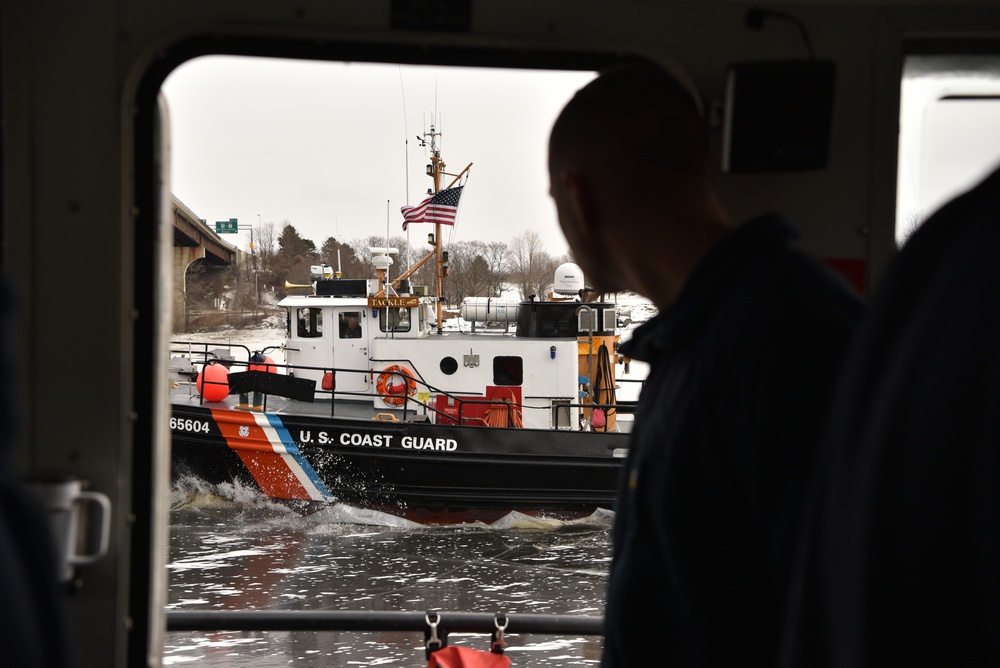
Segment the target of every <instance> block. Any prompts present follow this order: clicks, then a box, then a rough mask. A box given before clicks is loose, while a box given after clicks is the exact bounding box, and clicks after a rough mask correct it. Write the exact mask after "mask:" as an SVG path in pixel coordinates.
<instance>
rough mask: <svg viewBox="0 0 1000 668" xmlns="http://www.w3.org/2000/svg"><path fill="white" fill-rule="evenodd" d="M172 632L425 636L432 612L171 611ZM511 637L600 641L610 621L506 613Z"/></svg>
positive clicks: (467, 622) (447, 617) (474, 626)
mask: <svg viewBox="0 0 1000 668" xmlns="http://www.w3.org/2000/svg"><path fill="white" fill-rule="evenodd" d="M166 614H167V631H423V630H424V629H426V628H427V613H424V612H404V611H387V610H379V611H371V612H368V611H359V610H170V611H168V612H167V613H166ZM437 614H438V615H439V616H440V621H439V622H438V625H439V626H440V627H441V628H442V629H446V630H447V632H473V631H483V632H486V633H489V632H491V631H493V630H495V629H496V625H495V624H496V616H495V615H494V614H485V613H474V612H440V611H437ZM505 614H506V616H507V618H508V619H509V624H508V626H507V628H506V632H507V633H546V634H552V635H581V636H583V635H586V636H599V635H602V634H603V632H604V618H603V617H592V616H584V615H540V614H517V613H505Z"/></svg>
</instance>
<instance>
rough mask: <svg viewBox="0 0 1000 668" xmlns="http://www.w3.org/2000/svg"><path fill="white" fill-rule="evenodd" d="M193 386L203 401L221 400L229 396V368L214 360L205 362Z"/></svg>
mask: <svg viewBox="0 0 1000 668" xmlns="http://www.w3.org/2000/svg"><path fill="white" fill-rule="evenodd" d="M195 386H196V387H197V388H198V392H200V393H201V397H202V398H203V399H204V400H205V401H222V400H223V399H225V398H226V397H227V396H229V369H227V368H226V367H224V366H223V365H221V364H215V363H214V362H211V363H209V364H206V365H205V368H204V369H202V370H201V373H199V374H198V379H197V380H196V381H195Z"/></svg>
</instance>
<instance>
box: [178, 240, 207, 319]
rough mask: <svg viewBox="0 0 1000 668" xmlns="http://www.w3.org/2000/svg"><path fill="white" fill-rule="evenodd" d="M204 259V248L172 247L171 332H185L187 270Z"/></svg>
mask: <svg viewBox="0 0 1000 668" xmlns="http://www.w3.org/2000/svg"><path fill="white" fill-rule="evenodd" d="M204 257H205V247H204V246H174V264H173V266H174V322H173V327H174V329H173V331H175V332H184V331H187V270H188V267H190V266H191V263H192V262H194V261H195V260H200V259H202V258H204Z"/></svg>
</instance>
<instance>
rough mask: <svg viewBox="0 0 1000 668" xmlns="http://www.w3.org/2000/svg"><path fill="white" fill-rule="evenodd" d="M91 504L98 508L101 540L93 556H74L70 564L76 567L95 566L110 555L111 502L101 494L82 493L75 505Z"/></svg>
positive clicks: (75, 500)
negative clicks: (105, 556) (94, 564)
mask: <svg viewBox="0 0 1000 668" xmlns="http://www.w3.org/2000/svg"><path fill="white" fill-rule="evenodd" d="M88 501H89V502H91V503H93V504H95V505H96V506H97V509H98V513H97V521H98V522H99V526H100V540H99V541H98V545H97V551H95V552H93V553H92V554H74V555H72V556H71V557H70V559H69V563H71V564H73V565H74V566H84V565H87V564H93V563H94V562H96V561H98V560H99V559H101V558H102V557H104V555H106V554H107V553H108V541H109V539H110V536H111V500H110V499H109V498H108V497H107V496H105V495H104V494H101V493H100V492H80V493H79V494H78V495H77V497H76V499H74V503H80V504H82V503H84V502H88Z"/></svg>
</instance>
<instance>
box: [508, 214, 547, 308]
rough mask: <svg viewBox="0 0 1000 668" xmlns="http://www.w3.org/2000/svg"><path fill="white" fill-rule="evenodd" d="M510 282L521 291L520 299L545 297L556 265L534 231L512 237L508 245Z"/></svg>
mask: <svg viewBox="0 0 1000 668" xmlns="http://www.w3.org/2000/svg"><path fill="white" fill-rule="evenodd" d="M510 253H511V255H510V260H511V282H512V283H514V284H515V285H516V286H517V287H518V289H519V290H520V291H521V298H522V299H528V298H529V297H530V296H531V295H535V296H536V297H537V298H538V299H542V298H544V297H545V291H546V288H547V287H548V286H549V285H550V284H551V283H552V277H553V275H554V274H555V270H556V267H557V266H558V263H557V262H556V261H555V259H553V257H552V256H551V255H549V254H548V252H547V251H546V250H545V248H544V246H543V244H542V238H541V236H539V234H538V232H536V231H535V230H528V231H527V232H525V233H523V234H519V235H518V236H516V237H514V239H513V240H512V241H511V245H510Z"/></svg>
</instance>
